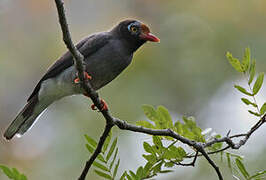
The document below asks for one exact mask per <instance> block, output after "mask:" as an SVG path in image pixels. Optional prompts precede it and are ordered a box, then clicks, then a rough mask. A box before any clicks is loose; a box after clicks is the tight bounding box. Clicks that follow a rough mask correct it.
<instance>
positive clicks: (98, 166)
mask: <svg viewBox="0 0 266 180" xmlns="http://www.w3.org/2000/svg"><path fill="white" fill-rule="evenodd" d="M92 164H93V165H94V166H95V167H97V168H99V169H102V170H104V171H107V172H109V169H108V168H107V167H105V166H104V165H102V164H100V163H98V162H97V161H94V162H93V163H92Z"/></svg>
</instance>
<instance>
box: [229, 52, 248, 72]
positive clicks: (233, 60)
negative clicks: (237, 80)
mask: <svg viewBox="0 0 266 180" xmlns="http://www.w3.org/2000/svg"><path fill="white" fill-rule="evenodd" d="M226 57H227V59H228V61H229V63H230V64H231V65H232V66H233V68H234V69H235V70H237V71H238V72H244V70H243V68H242V66H241V63H240V61H239V60H238V59H237V58H234V57H233V56H232V54H231V53H230V52H227V53H226Z"/></svg>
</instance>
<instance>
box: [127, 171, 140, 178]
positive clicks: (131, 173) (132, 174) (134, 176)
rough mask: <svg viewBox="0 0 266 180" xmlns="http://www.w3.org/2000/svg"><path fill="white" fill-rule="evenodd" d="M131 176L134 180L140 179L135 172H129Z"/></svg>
mask: <svg viewBox="0 0 266 180" xmlns="http://www.w3.org/2000/svg"><path fill="white" fill-rule="evenodd" d="M129 174H130V175H131V176H132V177H133V178H134V180H136V179H138V177H137V175H136V174H135V173H134V172H133V171H129Z"/></svg>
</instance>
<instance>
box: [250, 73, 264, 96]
mask: <svg viewBox="0 0 266 180" xmlns="http://www.w3.org/2000/svg"><path fill="white" fill-rule="evenodd" d="M263 79H264V73H263V72H262V73H260V74H259V76H258V77H257V80H256V82H255V84H254V86H253V89H252V91H253V95H256V94H257V93H258V92H259V90H260V88H261V86H262V83H263Z"/></svg>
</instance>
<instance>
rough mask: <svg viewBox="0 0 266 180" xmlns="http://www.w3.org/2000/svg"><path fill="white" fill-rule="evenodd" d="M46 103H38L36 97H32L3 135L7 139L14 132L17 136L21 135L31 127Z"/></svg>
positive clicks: (13, 134)
mask: <svg viewBox="0 0 266 180" xmlns="http://www.w3.org/2000/svg"><path fill="white" fill-rule="evenodd" d="M46 107H47V105H42V106H41V105H40V103H39V101H38V97H37V96H35V97H32V98H31V99H30V100H29V101H28V103H27V104H26V105H25V106H24V108H23V109H22V110H21V111H20V112H19V114H18V115H17V117H16V118H15V120H13V121H12V123H11V124H10V125H9V127H8V128H7V129H6V131H5V133H4V137H5V138H6V139H7V140H10V139H12V138H13V137H14V136H15V135H16V134H17V135H18V136H21V135H23V134H24V133H25V132H26V131H27V130H29V129H30V128H31V126H32V125H33V123H34V121H36V119H37V117H38V116H39V115H40V114H41V112H42V111H44V110H45V109H46Z"/></svg>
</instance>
